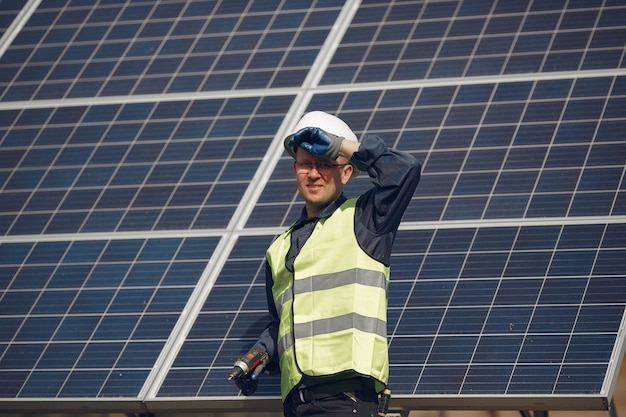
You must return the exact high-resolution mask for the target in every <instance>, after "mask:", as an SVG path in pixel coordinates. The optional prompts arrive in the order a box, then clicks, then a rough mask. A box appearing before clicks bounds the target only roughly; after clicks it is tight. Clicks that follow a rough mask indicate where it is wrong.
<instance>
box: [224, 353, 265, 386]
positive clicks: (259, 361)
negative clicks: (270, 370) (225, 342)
mask: <svg viewBox="0 0 626 417" xmlns="http://www.w3.org/2000/svg"><path fill="white" fill-rule="evenodd" d="M268 362H269V356H268V355H267V352H266V351H265V349H263V348H262V347H260V346H255V347H253V348H252V349H251V350H250V351H249V352H248V353H246V354H245V355H244V356H241V357H240V358H239V359H237V361H236V362H235V364H234V366H233V369H232V370H231V371H230V374H229V375H228V379H229V380H235V384H236V385H237V387H238V388H239V389H240V390H241V393H242V394H243V395H252V394H254V393H255V392H256V389H257V387H258V386H259V381H258V377H259V374H260V373H261V372H262V371H263V368H265V365H267V363H268Z"/></svg>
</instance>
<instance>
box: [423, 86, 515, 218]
mask: <svg viewBox="0 0 626 417" xmlns="http://www.w3.org/2000/svg"><path fill="white" fill-rule="evenodd" d="M458 92H459V90H458V89H457V91H456V92H455V95H454V96H453V97H452V99H451V101H450V102H451V103H453V102H455V101H456V97H457V94H458ZM495 94H496V88H495V87H494V88H493V89H492V91H491V94H490V96H489V98H488V99H487V102H486V106H485V111H483V112H482V115H481V116H480V118H479V120H478V121H477V127H476V131H475V133H474V135H473V137H472V139H471V142H470V143H469V144H468V149H471V148H473V144H474V143H475V141H476V138H477V135H478V132H479V130H480V127H481V125H482V123H483V121H484V120H485V117H486V116H487V112H486V109H487V108H488V107H489V105H490V103H491V102H492V101H493V98H494V96H495ZM452 109H453V105H451V106H449V107H448V109H447V110H446V113H445V114H444V116H443V118H442V125H443V124H445V123H446V119H447V118H448V117H449V115H450V112H451V111H452ZM438 140H439V138H438V137H437V136H436V137H435V140H434V141H433V144H432V147H433V148H434V147H435V146H437V142H438ZM433 148H431V152H432V151H433V150H434V149H433ZM429 154H430V152H429ZM468 157H469V152H468V153H467V154H466V157H465V158H464V160H463V161H462V163H461V166H460V167H459V170H458V172H457V174H456V175H457V176H456V179H455V180H454V182H453V185H452V188H453V189H455V188H456V187H457V184H458V183H459V180H460V178H461V175H462V172H463V171H464V167H465V165H466V163H467V158H468ZM427 163H428V160H427V159H425V160H424V164H425V165H426V164H427ZM503 164H504V160H503ZM496 180H497V178H496ZM496 183H497V182H496V181H494V185H493V186H492V189H491V193H493V189H494V187H495V184H496ZM451 198H452V195H449V196H448V201H447V202H446V203H445V204H444V209H443V211H442V214H443V213H445V212H446V208H447V207H448V205H449V203H450V199H451ZM487 207H488V205H487V204H485V208H484V210H483V214H482V216H481V218H482V217H484V215H485V211H486V210H487Z"/></svg>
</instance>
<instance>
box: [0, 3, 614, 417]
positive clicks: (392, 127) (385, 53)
mask: <svg viewBox="0 0 626 417" xmlns="http://www.w3.org/2000/svg"><path fill="white" fill-rule="evenodd" d="M9 3H10V4H8V2H0V30H1V31H2V32H0V34H1V35H3V36H4V35H6V33H5V31H6V30H7V28H8V27H9V26H10V25H11V23H12V22H13V21H14V19H15V18H16V17H17V15H18V13H19V12H20V11H22V9H24V10H23V11H24V13H31V15H30V16H26V17H27V19H26V20H25V24H24V27H23V28H19V29H18V30H19V32H18V33H11V34H9V35H16V36H15V38H14V40H12V41H11V42H9V43H7V45H5V46H6V50H5V51H4V53H0V408H2V409H3V410H14V411H19V412H28V411H33V410H34V411H42V410H46V412H49V411H50V410H69V411H81V412H84V411H85V410H92V411H93V412H104V411H116V412H127V413H128V412H146V411H148V412H160V411H163V412H165V411H171V410H176V411H177V412H179V411H180V410H182V409H189V410H192V409H193V410H198V411H203V412H205V411H233V410H236V411H238V412H241V411H242V410H245V411H246V412H247V411H260V410H274V411H276V410H279V409H280V404H279V402H278V401H277V397H278V396H279V378H278V377H277V376H276V375H271V376H269V375H263V376H261V384H260V386H259V389H258V392H257V394H256V395H255V396H254V397H251V398H247V399H246V401H243V400H242V397H241V396H240V394H239V393H238V390H237V388H236V387H235V385H234V384H233V383H232V382H229V381H227V375H228V372H229V371H230V369H231V366H232V364H233V362H234V360H235V359H236V358H237V357H238V356H239V355H241V354H242V353H244V352H245V351H246V350H247V349H248V348H249V347H251V346H252V344H253V343H254V342H255V341H256V339H257V336H258V334H259V333H260V331H261V330H262V328H263V327H264V326H265V323H266V321H267V317H268V316H267V311H266V309H267V307H266V302H265V271H264V252H265V249H266V248H267V246H268V245H269V244H270V242H271V241H272V240H273V239H274V238H275V236H276V235H277V234H279V233H280V232H281V231H282V230H284V228H286V227H287V226H288V225H289V224H290V223H291V222H293V221H294V220H295V219H296V218H297V217H298V216H299V215H300V211H301V209H302V201H301V200H300V198H299V196H298V195H297V192H296V189H295V182H294V179H293V171H292V160H291V159H290V158H289V157H288V156H287V155H286V154H285V153H283V149H282V139H283V137H284V135H286V134H287V133H288V130H289V129H290V127H291V126H293V125H294V124H295V122H296V120H297V119H298V118H299V117H300V115H301V114H302V112H304V111H306V110H313V109H322V110H326V111H328V112H332V113H336V114H338V115H339V116H340V117H342V118H343V119H345V120H346V121H347V122H348V123H349V124H350V126H351V127H352V128H353V130H354V131H355V132H356V133H357V135H358V136H361V135H363V134H376V135H380V136H381V137H383V138H384V139H385V141H386V142H387V143H388V144H389V145H390V146H393V147H395V148H398V149H401V150H403V151H407V152H409V153H411V154H412V155H414V156H415V157H416V158H417V159H419V160H420V161H422V162H423V171H422V180H421V183H420V185H419V187H418V189H417V192H416V193H415V195H414V196H413V198H412V201H411V204H410V206H409V208H408V210H407V212H406V214H405V216H404V218H403V223H402V225H401V228H400V231H399V233H398V236H397V239H396V243H395V246H394V252H393V255H392V269H391V270H392V276H391V283H390V286H389V314H388V316H389V320H388V334H389V348H390V360H391V363H390V366H391V376H390V388H391V389H392V391H393V392H394V404H397V405H398V406H402V407H405V408H406V409H411V408H412V407H423V406H425V404H427V406H428V407H429V408H439V409H445V408H447V407H451V406H454V407H455V408H474V409H475V408H477V407H480V408H488V409H494V408H496V407H498V406H499V407H502V408H508V409H510V408H520V409H521V408H529V409H530V408H535V407H536V404H535V403H534V402H533V401H535V400H537V399H541V401H543V402H544V405H545V406H546V408H551V409H559V408H571V407H572V405H571V404H572V401H577V402H576V404H578V405H580V406H581V407H583V406H584V407H585V408H594V409H605V408H606V407H607V404H608V403H609V402H610V397H611V395H612V391H613V387H614V384H615V378H616V376H615V375H616V372H617V367H618V366H619V363H620V362H621V356H622V355H623V351H624V330H625V329H626V323H625V322H624V311H625V307H626V292H625V288H626V273H625V270H624V262H623V259H625V258H626V239H625V238H624V236H626V229H625V226H624V225H625V224H626V200H625V196H626V191H625V190H626V185H625V184H626V181H625V179H626V173H625V172H626V171H625V166H626V142H625V141H624V138H623V132H624V131H625V130H626V113H625V112H624V110H623V109H624V108H625V106H626V72H625V69H624V66H625V62H624V55H625V53H624V44H625V42H626V23H624V22H626V5H624V4H623V2H621V1H616V0H607V1H599V0H598V1H596V0H594V1H587V0H584V1H583V0H570V1H567V2H566V1H550V2H539V1H517V2H502V1H499V2H495V1H494V2H479V3H477V2H471V1H469V0H449V1H447V0H446V1H414V0H402V1H393V2H388V1H375V0H362V1H356V0H348V1H335V0H312V1H301V0H294V1H291V0H290V1H288V2H281V1H278V0H276V1H275V0H270V1H268V0H249V1H243V2H226V1H202V0H196V1H190V0H189V1H188V0H172V1H168V2H149V1H145V2H144V1H139V2H136V1H127V0H111V1H106V2H94V1H89V2H73V1H68V0H58V1H43V2H41V3H40V4H38V6H37V7H36V9H34V10H30V11H29V10H27V9H28V6H29V5H32V4H33V3H31V2H26V1H22V2H9ZM3 39H8V38H7V37H5V38H3ZM0 45H2V43H1V42H0ZM0 51H1V49H0ZM279 155H280V156H279ZM369 186H370V182H369V180H368V178H367V175H366V173H362V174H361V175H360V176H359V177H358V178H356V179H354V180H353V181H351V182H350V183H349V184H348V186H347V187H346V193H347V194H348V195H350V196H356V195H358V194H359V193H360V192H362V191H363V190H365V189H367V188H368V187H369ZM33 400H36V401H33Z"/></svg>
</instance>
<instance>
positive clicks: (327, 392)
mask: <svg viewBox="0 0 626 417" xmlns="http://www.w3.org/2000/svg"><path fill="white" fill-rule="evenodd" d="M344 392H352V393H354V395H355V396H357V397H361V396H364V397H370V396H372V397H376V396H377V394H376V390H375V389H374V382H373V381H372V380H370V379H368V378H363V377H355V378H347V379H339V380H336V381H331V382H326V383H322V384H318V385H313V386H310V387H303V388H296V389H294V390H293V391H292V393H291V399H292V401H294V402H295V403H296V404H301V403H309V402H311V401H313V400H320V399H322V398H328V397H333V396H335V395H339V394H342V393H344Z"/></svg>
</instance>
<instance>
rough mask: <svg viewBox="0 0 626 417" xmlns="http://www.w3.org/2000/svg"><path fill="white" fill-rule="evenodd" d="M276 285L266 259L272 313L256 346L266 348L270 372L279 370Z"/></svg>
mask: <svg viewBox="0 0 626 417" xmlns="http://www.w3.org/2000/svg"><path fill="white" fill-rule="evenodd" d="M273 285H274V279H273V277H272V273H271V270H270V267H269V264H268V263H267V261H265V296H266V298H267V310H268V312H269V315H270V321H269V323H268V324H267V326H266V327H265V330H263V332H262V333H261V335H260V336H259V339H258V341H257V342H256V346H261V347H263V348H264V349H265V351H266V352H267V354H268V355H269V357H270V364H269V365H268V367H267V368H266V369H267V370H268V371H269V372H273V371H275V370H277V368H275V367H276V366H277V365H278V349H277V346H276V343H277V339H278V322H279V320H278V312H277V311H276V304H275V303H274V297H273V295H272V286H273Z"/></svg>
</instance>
